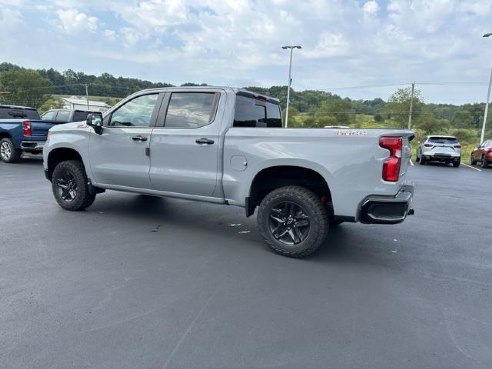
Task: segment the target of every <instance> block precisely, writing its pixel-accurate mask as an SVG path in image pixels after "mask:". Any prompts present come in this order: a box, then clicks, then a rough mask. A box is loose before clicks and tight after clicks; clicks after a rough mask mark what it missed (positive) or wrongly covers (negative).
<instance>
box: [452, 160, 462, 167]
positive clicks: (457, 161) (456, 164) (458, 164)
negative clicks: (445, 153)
mask: <svg viewBox="0 0 492 369" xmlns="http://www.w3.org/2000/svg"><path fill="white" fill-rule="evenodd" d="M460 164H461V160H456V161H453V167H455V168H458V167H459V166H460Z"/></svg>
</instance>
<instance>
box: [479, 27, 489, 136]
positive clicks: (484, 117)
mask: <svg viewBox="0 0 492 369" xmlns="http://www.w3.org/2000/svg"><path fill="white" fill-rule="evenodd" d="M490 36H492V32H490V33H486V34H485V35H483V37H490ZM491 85H492V67H491V68H490V79H489V89H488V91H487V101H486V102H485V112H484V113H483V124H482V134H481V135H480V143H482V142H483V139H484V136H485V124H486V123H487V113H488V112H489V101H490V86H491Z"/></svg>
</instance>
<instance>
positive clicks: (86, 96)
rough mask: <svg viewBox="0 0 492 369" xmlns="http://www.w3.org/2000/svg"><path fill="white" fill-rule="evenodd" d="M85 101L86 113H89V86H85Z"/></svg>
mask: <svg viewBox="0 0 492 369" xmlns="http://www.w3.org/2000/svg"><path fill="white" fill-rule="evenodd" d="M85 100H86V101H87V111H89V110H90V109H89V85H88V84H87V83H86V84H85Z"/></svg>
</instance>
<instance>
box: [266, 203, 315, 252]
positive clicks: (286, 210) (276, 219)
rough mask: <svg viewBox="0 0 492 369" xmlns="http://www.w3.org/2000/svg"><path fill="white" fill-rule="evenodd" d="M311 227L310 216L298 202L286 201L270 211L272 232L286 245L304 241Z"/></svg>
mask: <svg viewBox="0 0 492 369" xmlns="http://www.w3.org/2000/svg"><path fill="white" fill-rule="evenodd" d="M310 228H311V225H310V222H309V216H308V215H307V214H306V211H305V210H304V209H303V208H302V207H301V206H300V205H298V204H295V203H293V202H289V201H285V202H281V203H279V204H278V205H276V206H275V207H273V208H272V209H271V211H270V218H269V229H270V232H271V233H272V235H273V237H275V239H276V240H278V241H279V242H282V243H284V244H285V245H297V244H299V243H301V242H302V241H304V240H305V239H306V237H307V236H308V234H309V229H310Z"/></svg>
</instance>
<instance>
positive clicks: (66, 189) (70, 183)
mask: <svg viewBox="0 0 492 369" xmlns="http://www.w3.org/2000/svg"><path fill="white" fill-rule="evenodd" d="M51 186H52V190H53V195H54V196H55V199H56V202H57V203H58V205H60V206H61V207H62V208H64V209H67V210H72V211H77V210H83V209H85V208H87V207H89V206H90V205H92V203H93V202H94V200H95V198H96V195H95V194H91V193H90V192H89V186H88V185H87V175H86V174H85V170H84V166H83V164H82V163H81V162H80V161H77V160H68V161H62V162H61V163H59V164H58V165H57V166H56V168H55V170H54V171H53V177H52V178H51Z"/></svg>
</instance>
